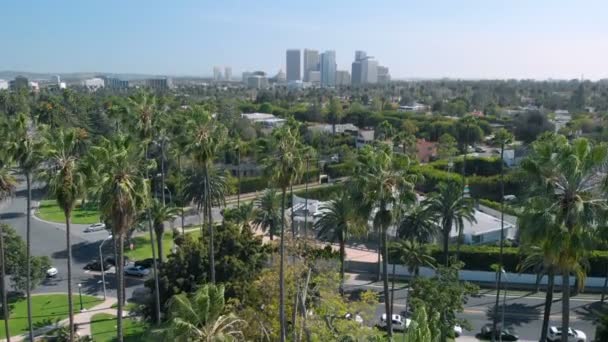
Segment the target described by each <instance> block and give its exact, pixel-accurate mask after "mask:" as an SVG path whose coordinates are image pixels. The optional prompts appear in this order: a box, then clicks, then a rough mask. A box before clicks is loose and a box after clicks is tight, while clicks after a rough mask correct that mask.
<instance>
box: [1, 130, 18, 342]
mask: <svg viewBox="0 0 608 342" xmlns="http://www.w3.org/2000/svg"><path fill="white" fill-rule="evenodd" d="M0 131H1V130H0ZM0 153H1V152H0ZM9 165H10V159H9V156H8V155H6V154H0V202H2V201H5V200H7V199H8V198H10V197H11V196H12V195H13V193H14V192H15V187H16V186H17V180H16V179H15V177H14V176H13V175H12V174H11V172H10V170H9V168H8V167H9ZM4 228H5V226H4V225H0V291H2V313H3V315H2V317H3V318H4V331H5V333H6V340H7V342H10V336H11V333H10V330H9V326H8V322H9V308H8V299H7V296H6V292H7V291H6V283H5V279H6V260H5V259H6V258H5V250H6V247H5V244H4Z"/></svg>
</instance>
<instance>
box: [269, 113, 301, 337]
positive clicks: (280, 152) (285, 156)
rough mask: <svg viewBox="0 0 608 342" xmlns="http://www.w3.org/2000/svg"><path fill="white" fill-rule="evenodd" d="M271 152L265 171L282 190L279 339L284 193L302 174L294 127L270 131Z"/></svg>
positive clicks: (282, 322)
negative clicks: (271, 134) (271, 133)
mask: <svg viewBox="0 0 608 342" xmlns="http://www.w3.org/2000/svg"><path fill="white" fill-rule="evenodd" d="M269 152H270V153H268V154H267V155H266V157H265V158H264V160H263V164H264V165H265V172H266V174H267V175H269V176H270V179H271V180H272V181H273V182H274V184H276V185H277V186H278V187H279V188H280V189H281V243H280V247H279V254H280V269H279V296H280V300H279V321H280V325H281V342H285V339H286V338H287V335H286V333H287V331H286V323H287V322H286V321H285V196H286V194H287V189H288V188H289V187H290V186H291V185H292V184H293V183H295V182H296V181H297V180H298V179H299V178H300V176H301V173H302V168H303V160H302V158H301V153H300V152H301V145H300V139H299V135H298V131H297V127H292V125H291V124H286V125H284V126H283V127H281V128H280V129H277V130H275V131H274V132H273V139H272V140H271V146H270V151H269Z"/></svg>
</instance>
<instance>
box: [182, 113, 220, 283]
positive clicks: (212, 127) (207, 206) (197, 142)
mask: <svg viewBox="0 0 608 342" xmlns="http://www.w3.org/2000/svg"><path fill="white" fill-rule="evenodd" d="M186 127H187V135H188V138H189V145H188V146H187V151H188V152H189V154H190V155H191V156H192V158H193V160H194V166H195V168H196V169H197V170H198V173H199V174H200V175H202V176H203V181H204V183H205V186H204V187H201V190H203V194H200V195H199V198H202V199H203V202H202V209H203V216H204V217H206V219H207V228H208V229H209V265H210V275H211V277H210V278H211V279H210V280H211V282H212V283H215V250H214V248H215V247H214V242H213V241H214V238H213V236H214V231H213V224H212V218H211V208H212V205H213V198H214V197H212V196H211V194H210V193H209V192H208V191H210V190H211V189H212V188H211V184H210V181H211V179H210V176H211V174H212V168H213V161H214V160H215V158H216V155H217V154H218V151H219V150H220V148H221V146H222V144H223V143H224V140H225V137H226V134H225V133H226V130H225V127H223V126H220V124H219V123H218V122H217V121H216V120H214V119H213V118H212V117H211V115H210V114H209V113H208V112H206V111H204V110H203V109H202V108H199V107H195V108H193V109H192V110H191V111H190V112H189V116H188V121H187V125H186ZM221 195H222V196H225V195H226V192H224V193H223V194H221ZM221 202H224V198H223V197H222V198H221Z"/></svg>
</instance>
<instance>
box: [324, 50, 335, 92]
mask: <svg viewBox="0 0 608 342" xmlns="http://www.w3.org/2000/svg"><path fill="white" fill-rule="evenodd" d="M320 64H321V86H322V87H333V86H334V85H336V68H337V66H336V52H335V51H333V50H328V51H325V52H323V53H322V54H321V63H320Z"/></svg>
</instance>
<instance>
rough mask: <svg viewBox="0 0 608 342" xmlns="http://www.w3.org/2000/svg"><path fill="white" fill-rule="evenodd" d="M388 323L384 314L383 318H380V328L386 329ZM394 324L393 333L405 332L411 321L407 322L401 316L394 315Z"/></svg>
mask: <svg viewBox="0 0 608 342" xmlns="http://www.w3.org/2000/svg"><path fill="white" fill-rule="evenodd" d="M386 323H387V321H386V314H382V316H380V324H379V325H378V326H379V327H380V328H384V329H386ZM392 323H393V331H405V329H406V328H407V326H408V325H409V324H410V320H409V319H407V320H406V319H405V318H403V316H401V315H395V314H393V319H392Z"/></svg>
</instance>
